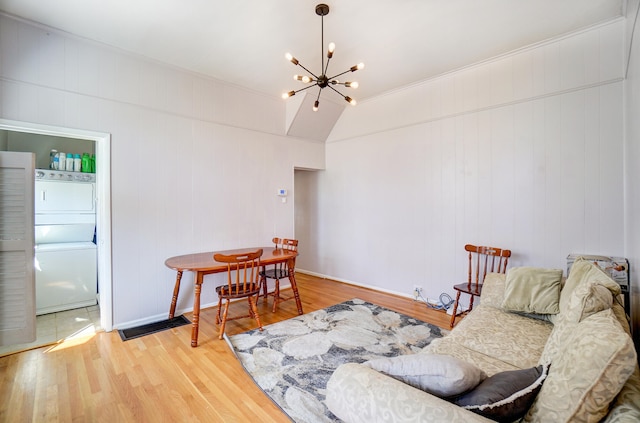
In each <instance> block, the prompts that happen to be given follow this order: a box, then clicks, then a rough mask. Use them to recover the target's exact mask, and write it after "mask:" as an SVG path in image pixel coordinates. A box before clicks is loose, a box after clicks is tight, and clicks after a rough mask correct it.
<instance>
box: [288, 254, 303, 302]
mask: <svg viewBox="0 0 640 423" xmlns="http://www.w3.org/2000/svg"><path fill="white" fill-rule="evenodd" d="M294 263H295V261H294V259H290V260H288V261H287V266H288V267H289V272H288V273H289V283H290V284H291V289H292V290H293V296H294V297H295V299H296V306H297V307H298V314H303V312H302V302H301V301H300V294H299V293H298V285H297V284H296V276H295V264H294Z"/></svg>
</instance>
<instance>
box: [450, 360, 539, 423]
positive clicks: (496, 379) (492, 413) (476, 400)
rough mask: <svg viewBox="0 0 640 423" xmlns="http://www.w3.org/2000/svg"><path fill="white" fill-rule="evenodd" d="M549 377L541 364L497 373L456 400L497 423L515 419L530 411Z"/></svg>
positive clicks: (464, 406)
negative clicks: (543, 383)
mask: <svg viewBox="0 0 640 423" xmlns="http://www.w3.org/2000/svg"><path fill="white" fill-rule="evenodd" d="M546 377H547V368H546V367H543V366H541V365H540V366H537V367H532V368H530V369H522V370H509V371H506V372H501V373H496V374H495V375H493V376H491V377H489V378H487V379H485V380H484V381H483V382H482V383H480V385H478V386H477V387H476V388H475V389H474V390H472V391H471V392H467V393H466V394H463V395H461V396H460V397H458V398H456V399H455V400H454V403H455V404H457V405H459V406H461V407H463V408H465V409H467V410H470V411H473V412H474V413H477V414H480V415H482V416H484V417H487V418H489V419H492V420H496V421H498V422H512V421H514V420H518V419H519V418H521V417H523V416H524V415H525V413H526V412H527V410H529V407H531V404H533V401H534V400H535V399H536V395H538V392H539V391H540V388H542V382H543V381H544V379H545V378H546Z"/></svg>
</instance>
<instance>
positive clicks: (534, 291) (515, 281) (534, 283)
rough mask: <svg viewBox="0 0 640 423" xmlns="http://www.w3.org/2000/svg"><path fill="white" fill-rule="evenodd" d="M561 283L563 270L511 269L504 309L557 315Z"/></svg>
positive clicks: (508, 276)
mask: <svg viewBox="0 0 640 423" xmlns="http://www.w3.org/2000/svg"><path fill="white" fill-rule="evenodd" d="M561 281H562V270H561V269H539V268H535V267H514V268H512V269H509V271H508V272H507V279H506V282H505V292H504V301H503V302H502V308H503V309H504V310H506V311H515V312H521V313H535V314H557V313H558V312H559V311H560V309H559V306H558V304H559V301H560V283H561Z"/></svg>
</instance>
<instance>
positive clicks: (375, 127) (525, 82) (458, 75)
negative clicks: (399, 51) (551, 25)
mask: <svg viewBox="0 0 640 423" xmlns="http://www.w3.org/2000/svg"><path fill="white" fill-rule="evenodd" d="M623 36H624V20H622V19H617V20H615V21H612V22H610V23H608V24H605V25H601V26H598V27H596V28H592V29H590V30H585V31H582V32H579V33H576V34H573V35H571V36H566V37H564V38H561V39H558V40H551V41H548V42H546V43H543V44H540V45H537V46H532V47H529V48H526V49H522V50H520V51H517V52H514V53H511V54H508V55H505V56H503V57H499V58H497V59H495V60H491V61H487V62H484V63H480V64H477V65H474V66H469V67H467V68H464V69H461V70H459V71H456V72H452V73H449V74H446V75H443V76H441V77H439V78H434V79H431V80H428V81H425V82H423V83H420V84H416V85H413V86H410V87H407V88H406V89H402V90H398V91H395V92H392V93H389V94H387V95H386V96H383V97H380V98H376V99H373V100H369V101H363V102H360V103H359V104H358V107H350V108H347V109H345V111H344V113H343V114H342V116H341V118H340V120H339V121H338V123H337V124H336V126H335V128H334V130H333V131H332V133H331V136H330V137H329V141H328V142H332V141H339V140H343V139H351V138H353V137H357V136H361V135H366V134H372V133H376V132H379V131H388V130H390V129H392V128H398V127H402V126H406V125H415V124H417V123H420V122H428V121H431V120H437V119H443V118H446V117H451V116H455V115H458V114H461V113H468V112H474V111H478V110H483V109H487V108H493V107H497V106H500V105H505V104H511V103H515V102H521V101H530V100H531V99H533V98H538V97H544V96H548V95H557V94H559V93H562V92H566V91H572V90H579V89H583V88H585V87H589V86H592V85H600V84H603V83H607V82H614V81H620V80H621V79H622V77H623V73H622V71H623V43H622V40H623Z"/></svg>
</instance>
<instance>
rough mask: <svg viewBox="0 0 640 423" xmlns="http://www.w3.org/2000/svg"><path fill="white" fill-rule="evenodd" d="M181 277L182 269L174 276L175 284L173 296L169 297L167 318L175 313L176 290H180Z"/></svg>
mask: <svg viewBox="0 0 640 423" xmlns="http://www.w3.org/2000/svg"><path fill="white" fill-rule="evenodd" d="M181 279H182V270H178V275H177V276H176V286H174V287H173V297H171V307H169V319H173V316H174V315H175V314H176V304H177V303H178V292H180V280H181Z"/></svg>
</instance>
